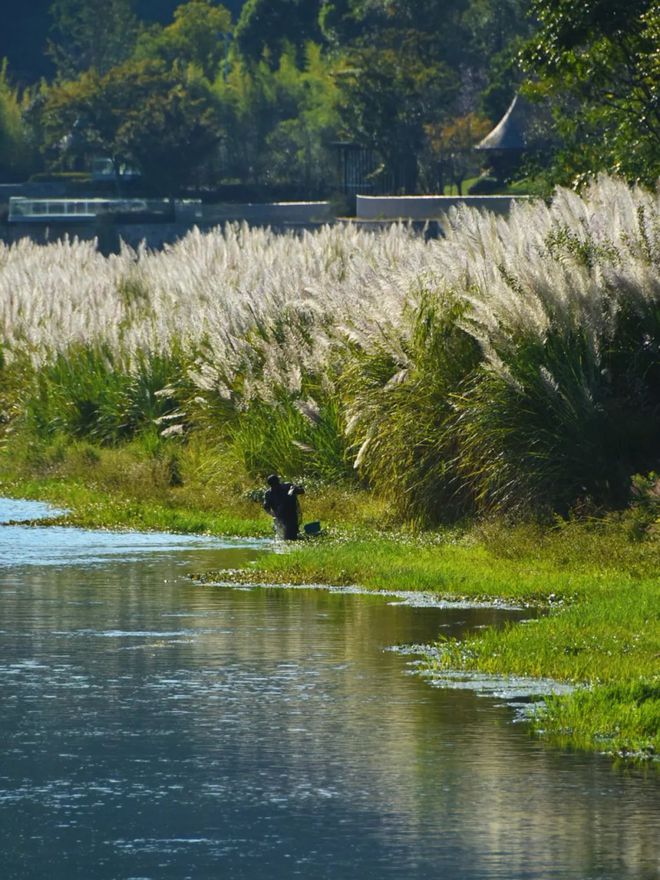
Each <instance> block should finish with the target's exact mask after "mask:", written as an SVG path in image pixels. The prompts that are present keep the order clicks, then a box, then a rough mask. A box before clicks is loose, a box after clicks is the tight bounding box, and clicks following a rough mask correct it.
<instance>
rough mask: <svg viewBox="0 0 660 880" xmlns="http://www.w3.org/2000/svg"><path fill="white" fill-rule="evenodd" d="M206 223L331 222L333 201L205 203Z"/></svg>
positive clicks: (203, 214)
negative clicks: (241, 203)
mask: <svg viewBox="0 0 660 880" xmlns="http://www.w3.org/2000/svg"><path fill="white" fill-rule="evenodd" d="M202 219H203V222H204V223H210V224H218V223H227V222H233V221H237V222H241V221H244V222H246V223H251V224H254V225H255V226H269V225H275V226H277V225H282V224H285V225H296V224H313V223H328V222H330V221H331V220H332V219H333V217H332V210H331V206H330V202H268V203H263V204H259V203H254V204H243V205H240V204H239V205H232V204H228V203H227V204H222V205H203V206H202Z"/></svg>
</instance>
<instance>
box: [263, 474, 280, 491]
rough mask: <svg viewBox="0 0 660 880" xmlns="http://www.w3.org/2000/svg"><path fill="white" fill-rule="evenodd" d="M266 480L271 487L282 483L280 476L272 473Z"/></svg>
mask: <svg viewBox="0 0 660 880" xmlns="http://www.w3.org/2000/svg"><path fill="white" fill-rule="evenodd" d="M266 482H267V483H268V485H269V486H270V488H271V489H274V488H275V486H279V485H280V478H279V477H278V476H277V474H271V475H270V476H269V477H266Z"/></svg>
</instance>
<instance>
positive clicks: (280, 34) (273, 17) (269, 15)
mask: <svg viewBox="0 0 660 880" xmlns="http://www.w3.org/2000/svg"><path fill="white" fill-rule="evenodd" d="M320 7H321V0H247V2H246V3H245V5H244V6H243V9H242V11H241V16H240V18H239V20H238V23H237V25H236V32H235V37H236V43H237V45H238V48H239V50H240V52H241V53H242V54H243V55H244V56H245V57H246V58H248V59H252V60H253V61H256V60H258V59H259V58H261V57H262V55H264V53H266V55H267V57H268V58H269V59H270V60H271V63H272V64H273V66H276V64H277V59H279V57H280V55H281V53H282V51H283V49H284V48H285V45H286V44H287V43H289V44H291V45H292V46H295V48H296V52H297V57H298V59H299V60H301V59H302V58H303V56H304V48H305V45H306V43H308V42H310V41H313V42H316V43H319V42H321V41H322V39H323V35H322V33H321V29H320V27H319V11H320Z"/></svg>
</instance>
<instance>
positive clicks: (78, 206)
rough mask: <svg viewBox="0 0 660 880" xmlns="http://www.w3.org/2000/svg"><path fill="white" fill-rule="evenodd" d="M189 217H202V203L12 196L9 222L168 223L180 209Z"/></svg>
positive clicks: (165, 200)
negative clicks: (107, 220)
mask: <svg viewBox="0 0 660 880" xmlns="http://www.w3.org/2000/svg"><path fill="white" fill-rule="evenodd" d="M176 209H178V210H180V211H181V213H183V214H185V215H186V216H187V217H189V216H191V215H192V216H193V217H197V216H201V203H200V202H191V201H186V202H183V203H181V202H179V203H177V204H176V206H175V205H174V204H173V203H172V202H171V201H170V200H169V199H103V198H90V199H56V198H50V199H31V198H27V197H26V196H12V197H11V198H10V199H9V214H8V217H7V219H8V222H9V223H71V222H73V223H76V222H90V221H94V220H95V219H96V218H97V217H100V216H107V217H110V218H112V219H114V220H118V221H120V222H129V223H130V222H131V221H133V222H139V221H140V220H148V221H152V222H153V221H161V222H164V221H168V220H174V219H175V213H177V210H176Z"/></svg>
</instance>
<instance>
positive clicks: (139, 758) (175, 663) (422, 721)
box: [0, 527, 660, 880]
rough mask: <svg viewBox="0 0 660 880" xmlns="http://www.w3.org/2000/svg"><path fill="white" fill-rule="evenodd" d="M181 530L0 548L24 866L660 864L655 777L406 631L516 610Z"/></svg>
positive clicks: (628, 872) (7, 696) (283, 868)
mask: <svg viewBox="0 0 660 880" xmlns="http://www.w3.org/2000/svg"><path fill="white" fill-rule="evenodd" d="M12 528H15V527H6V529H2V528H0V533H3V532H4V531H10V530H11V529H12ZM40 531H43V530H33V532H32V534H33V535H34V544H33V548H34V551H35V552H37V551H38V550H39V541H40V536H39V532H40ZM72 535H73V533H72ZM63 538H64V544H66V536H63ZM88 538H89V541H90V542H91V545H93V544H94V540H95V539H94V536H93V535H88ZM124 538H125V536H124V537H122V538H121V540H124ZM2 540H5V536H3V537H2ZM77 540H78V537H74V538H73V541H74V543H75V541H77ZM117 540H118V541H119V540H120V538H118V539H117ZM83 544H84V542H83ZM6 546H7V544H5V547H6ZM122 546H123V547H124V548H125V547H126V544H123V545H122ZM106 549H107V548H106ZM165 549H166V548H165V545H163V546H162V547H159V549H158V552H157V553H151V552H148V551H147V550H143V551H140V552H139V553H138V552H130V553H129V554H128V556H127V557H126V558H124V556H123V552H124V551H122V555H117V556H114V558H112V559H111V558H109V557H108V556H106V558H105V561H102V562H98V561H96V562H95V564H93V565H89V564H88V563H87V562H84V560H83V554H82V552H80V551H76V553H74V554H73V555H72V557H71V558H72V560H73V561H72V563H71V564H65V563H66V557H65V555H64V554H62V555H61V556H60V559H59V561H58V563H57V564H56V565H50V566H47V567H40V566H38V565H36V564H31V565H19V564H12V565H7V564H5V566H4V567H2V568H0V644H1V646H2V653H1V655H0V686H1V687H2V706H3V711H2V716H1V718H2V720H1V721H0V732H1V733H2V743H3V752H2V757H0V876H1V877H2V878H6V880H19V878H20V880H42V878H43V877H45V876H48V877H49V878H52V880H70V878H80V880H82V878H85V880H89V878H92V877H93V878H100V880H106V878H107V880H123V878H126V880H128V878H153V880H161V878H165V880H167V878H172V880H174V878H176V880H180V878H185V877H191V878H195V880H199V878H202V880H205V878H209V880H211V878H220V877H228V878H232V880H234V878H235V880H243V878H246V880H247V878H250V880H251V878H255V880H257V878H259V880H261V878H289V877H302V878H328V880H330V878H332V880H349V878H351V880H352V878H356V877H359V878H364V880H371V878H374V880H375V878H382V877H397V878H422V877H424V878H427V877H443V878H451V880H461V878H465V880H468V878H484V880H485V878H489V880H490V878H507V880H512V878H539V880H540V878H543V880H546V878H562V880H565V878H568V880H578V878H580V880H587V878H588V880H596V878H599V880H619V878H621V880H632V878H635V880H644V878H648V880H650V878H655V877H657V861H656V859H657V849H656V844H655V829H656V828H657V827H658V819H659V818H660V815H659V813H660V809H659V807H658V802H657V800H656V799H655V796H656V795H657V785H656V783H655V782H654V780H653V779H652V778H648V779H647V778H645V776H644V774H643V772H642V771H638V770H633V771H629V772H627V773H624V772H622V771H619V770H617V769H615V768H612V766H611V765H610V763H609V762H608V761H607V760H606V759H602V758H599V757H589V756H582V755H570V754H564V753H561V752H558V751H555V750H552V749H549V748H547V747H546V746H545V745H544V744H543V743H542V742H540V741H537V740H533V739H530V738H529V736H528V734H527V732H526V731H525V728H524V726H523V725H514V724H512V723H511V718H512V712H511V710H510V708H509V707H507V706H503V705H498V701H497V699H484V698H479V697H478V696H476V695H475V694H474V693H471V692H469V691H457V690H449V689H447V690H444V689H436V688H431V687H429V686H428V684H426V683H425V682H424V680H422V679H420V678H418V677H416V676H413V675H409V674H407V671H408V670H409V667H408V666H407V664H408V663H409V662H410V660H411V659H412V658H411V657H409V656H408V657H407V656H405V654H402V653H399V652H395V651H390V650H386V649H388V648H390V647H391V646H393V645H397V644H407V643H424V642H428V641H430V640H431V639H432V638H433V637H435V636H436V635H437V633H438V632H439V631H440V628H441V627H443V628H444V629H443V630H442V631H443V632H446V633H451V634H456V633H460V632H461V631H465V630H466V629H468V628H472V627H476V626H482V625H484V624H487V623H494V622H495V621H496V620H498V619H501V612H496V611H493V610H485V609H481V610H480V609H467V610H457V609H433V608H412V607H407V606H400V605H398V606H395V605H392V604H389V602H391V600H388V599H387V598H383V597H375V596H360V595H351V594H332V593H328V592H322V591H319V590H309V591H287V590H285V589H255V590H234V589H229V588H221V587H213V586H209V585H203V586H200V585H196V584H194V583H193V582H191V581H190V580H189V579H187V578H186V577H185V574H186V572H188V571H191V570H196V571H201V570H204V569H205V568H209V567H212V566H217V565H221V564H225V565H232V564H236V561H237V560H236V556H238V557H243V558H244V557H245V556H246V555H252V556H254V555H255V553H256V552H257V551H256V550H255V548H254V547H242V548H241V547H237V548H234V549H228V548H226V547H224V548H223V547H215V548H214V547H213V546H210V545H208V544H207V545H205V546H204V547H198V546H192V547H191V546H185V542H184V543H183V545H181V544H179V545H178V546H177V545H174V546H173V548H172V550H171V551H170V552H168V553H166V552H165ZM234 554H236V556H235V555H234ZM90 558H93V559H96V560H98V553H97V552H96V550H95V549H94V547H93V546H92V547H91V552H90ZM32 561H33V563H34V562H36V560H32Z"/></svg>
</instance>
